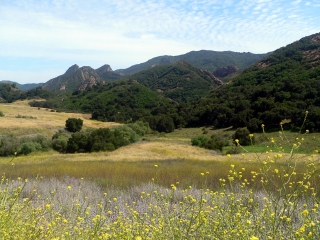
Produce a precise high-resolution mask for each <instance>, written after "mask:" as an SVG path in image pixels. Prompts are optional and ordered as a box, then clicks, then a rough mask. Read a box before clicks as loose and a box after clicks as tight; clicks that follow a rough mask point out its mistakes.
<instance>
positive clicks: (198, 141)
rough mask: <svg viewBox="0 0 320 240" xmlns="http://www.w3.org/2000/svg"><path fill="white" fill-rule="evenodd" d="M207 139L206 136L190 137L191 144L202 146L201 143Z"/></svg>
mask: <svg viewBox="0 0 320 240" xmlns="http://www.w3.org/2000/svg"><path fill="white" fill-rule="evenodd" d="M208 141H209V138H208V137H206V136H198V137H194V138H192V139H191V144H192V146H198V147H203V145H204V144H205V143H206V142H208Z"/></svg>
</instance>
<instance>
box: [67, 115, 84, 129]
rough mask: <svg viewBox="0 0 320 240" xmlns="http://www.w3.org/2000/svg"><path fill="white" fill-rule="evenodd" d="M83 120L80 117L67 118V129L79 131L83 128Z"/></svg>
mask: <svg viewBox="0 0 320 240" xmlns="http://www.w3.org/2000/svg"><path fill="white" fill-rule="evenodd" d="M82 125H83V120H82V119H80V118H78V119H77V118H68V119H67V120H66V129H67V130H68V131H69V132H79V131H80V130H81V129H82Z"/></svg>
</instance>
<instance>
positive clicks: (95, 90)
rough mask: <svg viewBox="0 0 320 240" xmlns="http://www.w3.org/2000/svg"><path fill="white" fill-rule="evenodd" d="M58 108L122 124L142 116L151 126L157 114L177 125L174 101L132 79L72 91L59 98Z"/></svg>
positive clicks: (158, 116) (157, 118) (153, 124)
mask: <svg viewBox="0 0 320 240" xmlns="http://www.w3.org/2000/svg"><path fill="white" fill-rule="evenodd" d="M60 109H61V110H73V111H82V112H87V113H91V114H92V118H93V119H97V120H101V121H115V122H122V123H125V122H131V121H136V120H139V119H144V120H146V121H148V122H149V123H150V127H153V128H154V129H155V128H156V127H155V125H156V124H157V122H158V121H159V120H160V118H161V116H166V117H165V118H167V117H170V121H171V122H172V123H173V124H174V125H175V124H177V125H178V124H179V121H178V120H177V119H178V118H179V115H178V114H177V108H176V103H174V102H173V101H171V100H169V99H167V98H165V97H163V96H162V95H160V94H158V93H156V92H154V91H152V90H150V89H148V88H147V87H145V86H143V85H141V84H139V83H138V82H136V81H132V80H118V81H115V82H112V83H106V84H98V85H95V86H92V87H91V88H87V89H85V90H83V91H76V92H74V93H73V94H72V95H71V96H69V97H65V98H64V99H63V101H62V102H61V105H60ZM173 121H174V122H173ZM174 125H173V128H174Z"/></svg>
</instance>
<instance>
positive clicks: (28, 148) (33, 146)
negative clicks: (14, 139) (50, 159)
mask: <svg viewBox="0 0 320 240" xmlns="http://www.w3.org/2000/svg"><path fill="white" fill-rule="evenodd" d="M41 149H42V147H41V144H40V143H37V142H25V143H22V144H21V145H20V147H19V148H18V154H19V155H28V154H30V153H32V152H36V151H39V150H41Z"/></svg>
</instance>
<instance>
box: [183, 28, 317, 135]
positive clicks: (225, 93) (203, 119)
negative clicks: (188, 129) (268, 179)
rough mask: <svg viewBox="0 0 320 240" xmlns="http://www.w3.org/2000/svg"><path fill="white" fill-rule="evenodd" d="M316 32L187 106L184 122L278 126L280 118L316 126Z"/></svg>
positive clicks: (294, 123) (275, 53)
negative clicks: (306, 114)
mask: <svg viewBox="0 0 320 240" xmlns="http://www.w3.org/2000/svg"><path fill="white" fill-rule="evenodd" d="M319 105H320V34H319V33H318V34H314V35H312V36H308V37H305V38H302V39H301V40H299V41H297V42H294V43H292V44H290V45H288V46H286V47H283V48H280V49H278V50H276V51H275V52H274V53H272V54H270V55H269V56H267V57H265V58H264V59H262V60H261V61H259V62H257V63H256V64H254V65H253V66H252V67H250V68H248V69H247V70H245V71H244V72H243V73H242V74H241V75H240V76H239V77H237V78H236V79H235V80H234V81H233V82H232V83H231V84H229V85H227V86H224V87H221V88H219V89H217V90H215V91H213V92H212V93H211V94H209V95H208V96H207V97H206V98H203V99H201V100H200V101H199V102H198V103H196V104H194V105H192V106H190V108H189V109H188V110H187V112H188V113H189V116H192V118H189V120H188V121H189V125H190V126H194V125H214V126H216V127H227V126H234V127H238V126H239V127H240V126H247V127H248V128H249V129H251V130H252V131H256V130H258V129H259V128H260V126H261V124H262V123H264V124H265V125H266V126H269V127H272V126H278V125H279V123H280V122H281V121H283V120H284V119H286V120H291V121H292V124H293V125H295V126H299V125H301V124H302V122H303V118H304V115H305V112H306V111H309V116H308V118H307V122H306V126H305V127H306V128H307V129H309V130H310V131H319V130H320V120H319V119H320V107H319Z"/></svg>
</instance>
